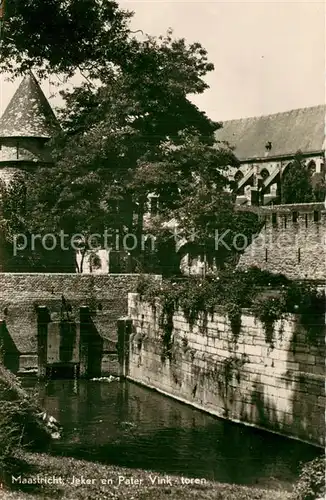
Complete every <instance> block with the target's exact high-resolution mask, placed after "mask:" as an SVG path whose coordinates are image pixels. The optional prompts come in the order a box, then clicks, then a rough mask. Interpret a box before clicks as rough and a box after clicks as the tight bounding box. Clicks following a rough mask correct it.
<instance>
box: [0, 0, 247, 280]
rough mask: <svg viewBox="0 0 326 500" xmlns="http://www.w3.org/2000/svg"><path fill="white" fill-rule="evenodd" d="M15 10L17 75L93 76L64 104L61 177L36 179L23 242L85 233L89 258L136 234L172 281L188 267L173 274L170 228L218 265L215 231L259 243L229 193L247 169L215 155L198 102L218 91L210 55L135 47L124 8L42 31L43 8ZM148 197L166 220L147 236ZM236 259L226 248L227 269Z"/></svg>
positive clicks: (226, 151) (76, 4)
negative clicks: (36, 236)
mask: <svg viewBox="0 0 326 500" xmlns="http://www.w3.org/2000/svg"><path fill="white" fill-rule="evenodd" d="M10 4H11V5H10V6H8V12H7V21H6V30H5V38H4V43H3V52H2V56H3V59H2V63H3V66H4V67H6V68H7V69H8V70H10V71H11V72H14V66H13V64H14V65H16V66H17V68H18V71H25V70H26V69H27V68H29V67H31V66H35V67H38V68H40V69H41V74H42V72H43V74H47V73H52V72H60V73H63V74H64V75H66V76H71V75H72V74H73V73H74V72H75V71H76V69H80V70H81V71H82V72H83V74H84V75H86V82H84V83H83V84H81V85H79V86H78V87H73V89H72V91H69V92H68V91H63V92H62V96H63V98H64V101H65V107H64V108H63V109H62V110H61V113H60V115H59V118H60V122H61V125H62V133H60V134H59V135H58V136H57V137H55V138H54V139H53V142H52V144H51V149H52V152H53V156H54V159H55V161H56V168H52V167H51V168H40V169H38V170H37V171H36V173H35V175H33V176H31V177H30V178H28V179H27V181H26V182H27V185H26V190H27V197H26V207H25V208H24V214H23V216H21V217H20V219H19V222H20V224H19V226H20V229H21V231H19V232H23V233H24V234H26V233H27V234H29V233H38V232H40V233H41V234H46V233H49V232H50V233H52V234H54V235H58V234H59V233H60V231H64V233H65V234H69V235H71V234H76V233H79V234H80V235H81V238H80V240H81V241H80V246H81V249H82V251H83V258H84V256H85V254H86V252H87V251H88V250H92V248H90V245H89V244H88V243H89V240H88V238H89V235H90V234H94V233H98V234H103V231H105V230H106V231H107V232H108V233H109V234H110V235H111V234H112V233H114V234H115V233H116V232H118V233H119V234H120V235H121V236H123V235H125V234H127V233H128V232H132V233H133V234H135V235H136V237H137V241H138V246H137V248H136V249H135V250H134V252H133V256H134V259H135V262H136V259H137V263H138V264H137V265H139V266H141V267H142V268H143V269H146V263H147V262H150V265H149V267H150V269H151V270H152V268H153V264H152V261H153V260H155V262H157V264H158V265H159V266H160V267H161V270H162V268H163V269H164V268H165V269H166V271H167V273H171V272H174V270H175V269H177V267H178V262H177V259H176V262H175V263H174V265H173V269H171V266H169V265H168V263H167V258H166V255H167V254H168V253H169V254H170V255H171V253H172V254H173V253H174V252H173V251H170V250H171V246H172V245H171V243H173V239H171V236H172V235H173V229H172V231H170V233H169V238H170V240H169V242H168V243H167V238H166V233H167V230H166V229H167V228H166V223H167V222H168V221H170V220H171V219H174V220H175V221H176V223H177V225H178V231H179V233H180V234H179V235H180V237H181V236H182V234H183V235H186V237H189V234H192V235H194V234H195V235H196V236H195V240H196V242H198V243H199V244H200V246H201V248H202V250H203V251H205V252H206V254H215V250H214V236H215V231H216V230H219V231H222V230H224V229H227V230H229V229H230V228H232V231H233V233H230V234H229V236H228V242H231V241H232V235H233V234H235V233H236V232H241V233H244V234H246V233H248V234H249V235H252V234H253V233H255V232H257V231H256V225H255V224H256V222H257V221H249V220H246V221H244V217H245V216H244V215H243V214H237V213H236V212H235V211H234V204H233V195H232V193H231V192H227V191H226V187H227V186H228V180H227V178H226V176H225V174H226V170H227V168H228V166H229V165H235V164H237V161H236V159H235V157H234V155H233V153H232V151H231V150H230V148H229V147H228V146H227V145H225V144H216V141H215V131H216V130H217V129H218V128H219V124H218V123H216V122H213V121H212V120H210V119H209V118H208V117H207V116H206V114H205V113H203V112H202V111H200V110H199V109H198V108H197V107H196V106H195V105H194V104H193V103H192V102H191V101H190V100H189V99H188V95H189V94H198V93H202V92H203V91H204V90H205V89H206V88H207V87H208V86H207V84H206V82H205V81H204V77H205V75H206V74H207V73H208V72H210V71H212V70H213V65H212V64H211V63H210V62H209V61H208V57H207V52H206V50H205V49H204V48H203V47H202V46H201V44H200V43H197V42H196V43H193V44H189V45H188V44H187V43H186V42H185V40H184V39H182V38H181V39H180V38H175V37H174V36H173V33H172V30H168V32H167V34H166V35H165V36H160V37H152V36H150V35H143V36H142V37H140V36H138V37H135V36H133V33H132V32H131V31H130V28H129V22H130V17H131V14H130V13H127V12H126V11H123V10H121V9H119V8H118V5H117V4H116V3H115V2H101V1H98V0H68V1H64V2H63V1H62V0H51V2H50V4H49V6H48V5H47V6H46V8H47V12H48V13H47V16H46V20H44V23H42V25H39V23H38V25H37V27H35V20H36V19H39V18H42V19H43V14H44V12H43V11H44V8H45V6H44V2H40V1H39V0H31V2H29V3H28V6H27V5H26V4H25V3H24V2H21V1H20V0H17V1H16V2H11V3H10ZM49 13H50V14H49ZM64 34H65V36H64ZM27 41H28V42H27ZM149 193H154V194H156V195H157V196H159V199H160V207H159V209H160V216H161V219H160V220H156V221H155V224H154V226H155V227H148V228H146V227H145V224H144V214H145V213H146V211H147V199H148V198H147V197H148V194H149ZM20 215H22V214H20ZM252 216H253V215H252ZM14 222H15V221H14V220H13V219H12V218H10V217H9V218H7V219H6V218H5V221H4V223H5V225H6V227H7V228H9V231H8V232H11V233H17V231H16V226H15V223H14ZM152 230H153V231H154V232H155V236H156V238H157V244H156V248H155V252H154V253H155V255H150V254H147V255H146V256H145V255H142V256H141V257H140V253H141V249H140V248H139V244H140V239H141V236H142V234H143V233H144V232H151V231H152ZM169 238H168V239H169ZM98 240H99V238H98ZM93 241H94V240H93ZM97 244H98V245H101V244H103V240H102V241H96V244H95V246H97ZM110 244H111V240H110V241H109V245H110ZM167 244H168V246H169V252H167V251H166V248H167ZM93 247H94V243H93ZM232 252H233V251H231V253H232ZM51 253H52V252H51ZM142 253H143V254H144V252H142ZM228 254H229V252H225V248H221V249H220V251H219V255H218V260H219V261H221V262H224V260H225V255H228ZM47 256H48V257H49V252H48V255H47ZM33 257H35V256H34V255H33V256H30V255H29V256H28V258H33ZM60 257H61V258H62V256H60ZM35 258H36V257H35ZM16 260H17V259H16ZM82 262H83V259H82ZM34 265H37V264H34ZM81 267H82V266H81ZM78 270H79V271H81V270H82V269H78Z"/></svg>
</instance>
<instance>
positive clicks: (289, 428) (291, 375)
mask: <svg viewBox="0 0 326 500" xmlns="http://www.w3.org/2000/svg"><path fill="white" fill-rule="evenodd" d="M129 317H130V318H131V319H132V321H133V333H132V334H131V337H130V353H129V373H128V377H129V378H130V379H131V380H134V381H136V382H139V383H142V384H144V385H146V386H148V387H151V388H154V389H157V390H159V391H161V392H163V393H165V394H168V395H170V396H172V397H174V398H176V399H179V400H181V401H184V402H186V403H189V404H191V405H193V406H195V407H197V408H200V409H203V410H205V411H208V412H210V413H212V414H214V415H217V416H219V417H224V418H228V419H230V420H232V421H236V422H243V423H246V424H249V425H254V426H257V427H261V428H265V429H268V430H270V431H273V432H277V433H280V434H284V435H287V436H291V437H295V438H299V439H301V440H304V441H308V442H310V443H313V444H316V445H319V446H322V445H323V440H324V434H325V433H324V426H325V416H324V409H325V389H324V375H325V373H324V372H325V351H324V349H325V332H324V331H323V327H321V328H319V329H316V331H314V332H313V333H312V332H311V331H310V330H307V329H305V328H304V327H303V326H302V325H301V323H300V321H299V318H298V317H295V316H293V315H291V316H289V317H288V318H287V319H286V320H283V321H279V322H277V323H276V325H275V329H274V346H273V347H272V346H271V345H270V342H269V341H267V340H268V339H267V340H266V333H265V330H264V326H263V325H262V324H261V323H260V322H259V321H258V320H256V319H255V318H254V317H253V315H252V314H251V313H250V311H244V312H243V315H242V326H241V331H240V334H239V335H238V336H237V337H236V336H235V335H234V333H233V332H232V329H231V327H230V324H229V321H228V320H227V318H226V316H225V314H224V312H223V310H216V312H215V314H214V315H213V316H212V317H211V316H210V315H209V316H208V317H205V316H202V317H201V318H199V319H198V320H197V321H196V322H195V324H194V325H193V326H192V327H190V325H189V323H188V322H187V321H186V319H185V317H184V315H183V314H182V312H178V313H175V314H174V318H173V335H172V338H173V347H172V351H171V356H170V357H169V356H167V355H165V356H164V355H163V341H162V337H161V336H162V333H163V331H162V329H161V328H160V326H159V317H160V310H159V307H157V308H156V309H155V310H153V309H152V307H151V306H150V305H148V304H146V303H144V302H142V301H141V300H140V298H139V296H138V295H137V294H129Z"/></svg>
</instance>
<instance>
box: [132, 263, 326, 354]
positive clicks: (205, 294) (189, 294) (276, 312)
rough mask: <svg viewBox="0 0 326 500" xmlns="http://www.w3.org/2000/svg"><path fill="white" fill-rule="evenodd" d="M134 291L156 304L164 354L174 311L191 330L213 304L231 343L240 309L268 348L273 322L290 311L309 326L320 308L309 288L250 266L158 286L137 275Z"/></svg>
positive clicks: (321, 302)
mask: <svg viewBox="0 0 326 500" xmlns="http://www.w3.org/2000/svg"><path fill="white" fill-rule="evenodd" d="M137 292H138V293H139V294H140V295H141V297H142V300H145V301H146V302H148V303H150V304H151V305H152V307H156V306H157V304H158V303H159V304H160V307H161V315H160V326H161V328H162V330H163V332H164V333H163V336H162V340H163V346H164V349H165V354H167V353H169V352H170V351H171V347H172V343H173V342H172V330H173V315H174V313H175V312H176V311H177V310H178V309H180V310H182V312H183V314H184V316H185V318H186V319H187V321H188V322H189V324H190V326H191V327H192V326H193V325H194V324H195V322H196V321H197V320H198V318H199V316H200V314H201V313H202V316H203V322H204V323H205V321H206V322H207V315H208V314H213V313H214V310H215V308H216V307H217V306H222V307H224V309H225V312H226V314H227V316H228V319H229V321H230V325H231V329H232V332H233V334H234V339H235V341H236V340H237V338H238V335H239V333H240V330H241V311H242V309H243V308H250V309H251V310H252V312H253V314H254V316H255V317H256V318H257V319H259V320H260V321H261V322H262V324H263V325H264V329H265V336H266V342H267V343H268V344H269V345H270V346H271V347H273V346H274V340H275V339H274V337H275V323H276V322H277V321H278V320H281V319H283V318H284V316H285V315H286V314H288V313H295V314H301V315H302V317H304V320H305V323H306V324H309V323H313V321H314V315H315V314H316V311H320V309H323V310H324V304H325V297H324V296H323V295H322V294H321V293H320V292H318V291H317V290H316V288H315V287H314V286H312V285H310V284H307V283H299V282H296V281H292V280H290V279H288V278H287V277H285V276H284V275H281V274H273V273H270V272H268V271H263V270H260V269H258V268H255V267H252V268H249V269H246V270H234V269H226V270H223V271H222V272H221V273H220V274H219V276H208V277H206V278H197V277H188V278H184V279H179V280H177V281H173V280H172V279H171V280H165V281H163V283H162V284H158V283H153V282H152V281H150V280H149V279H147V278H145V277H141V278H140V280H139V283H138V287H137Z"/></svg>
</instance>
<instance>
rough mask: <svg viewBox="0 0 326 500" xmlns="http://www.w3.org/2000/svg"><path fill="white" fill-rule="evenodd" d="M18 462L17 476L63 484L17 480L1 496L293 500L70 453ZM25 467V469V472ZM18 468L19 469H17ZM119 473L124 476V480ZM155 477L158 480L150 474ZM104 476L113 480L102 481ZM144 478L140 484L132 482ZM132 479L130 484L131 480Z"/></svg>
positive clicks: (25, 499) (26, 499)
mask: <svg viewBox="0 0 326 500" xmlns="http://www.w3.org/2000/svg"><path fill="white" fill-rule="evenodd" d="M17 462H18V466H19V464H20V467H22V469H19V468H17V469H16V472H15V474H14V477H16V478H17V477H18V476H19V475H21V477H22V479H23V478H24V479H25V480H27V479H28V478H31V477H35V476H36V475H37V474H39V477H40V478H45V477H53V476H55V477H56V478H59V477H61V478H62V480H63V481H62V482H63V484H61V485H60V484H56V485H48V484H45V485H44V484H43V485H40V484H36V485H28V484H24V485H23V484H20V485H19V484H17V483H16V484H15V485H12V487H14V488H15V490H11V491H9V485H8V486H7V488H8V489H5V488H3V489H0V498H1V500H2V499H3V500H11V499H12V500H48V499H49V500H50V499H62V500H153V499H155V500H174V499H178V500H192V499H199V500H290V499H291V498H292V496H291V493H288V492H285V491H282V490H262V489H257V488H251V487H246V486H238V485H229V484H220V483H215V482H211V481H206V482H205V484H200V485H196V484H193V485H184V484H182V478H181V477H177V476H164V475H163V474H158V473H156V472H152V473H151V472H149V471H144V470H137V469H126V468H123V467H115V466H105V465H102V464H99V463H95V462H87V461H84V460H76V459H73V458H69V457H54V456H50V455H46V454H37V453H23V454H21V455H20V456H19V457H17ZM23 470H24V471H25V472H24V473H23ZM18 471H19V472H18ZM73 476H75V477H78V478H81V477H84V479H88V480H89V481H90V482H91V481H92V482H93V484H84V485H79V486H77V485H74V484H72V478H73ZM119 477H120V478H124V481H122V480H121V479H120V484H119ZM151 477H152V478H154V477H156V478H157V480H156V484H155V485H152V484H151V479H150V478H151ZM166 477H169V478H171V483H172V485H169V484H157V482H158V481H159V479H164V478H165V479H166ZM103 479H111V480H112V483H113V484H108V485H103V484H102V480H103ZM136 479H138V481H139V482H140V480H142V481H141V484H138V485H137V484H130V483H131V481H133V483H135V482H136ZM128 480H129V484H127V483H128Z"/></svg>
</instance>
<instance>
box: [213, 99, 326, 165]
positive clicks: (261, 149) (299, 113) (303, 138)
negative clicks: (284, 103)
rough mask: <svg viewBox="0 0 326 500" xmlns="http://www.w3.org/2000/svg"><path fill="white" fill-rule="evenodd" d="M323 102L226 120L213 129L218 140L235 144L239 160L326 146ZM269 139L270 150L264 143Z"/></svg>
mask: <svg viewBox="0 0 326 500" xmlns="http://www.w3.org/2000/svg"><path fill="white" fill-rule="evenodd" d="M325 114H326V105H320V106H314V107H311V108H301V109H294V110H292V111H287V112H285V113H276V114H273V115H267V116H259V117H253V118H243V119H240V120H229V121H225V122H224V123H223V128H221V129H219V130H218V131H217V132H216V137H217V139H218V140H219V141H227V142H228V143H229V144H230V145H231V146H234V147H235V150H234V153H235V155H236V156H237V157H238V158H239V160H248V159H253V158H266V157H267V158H268V157H275V156H286V155H289V156H290V155H293V154H295V153H296V152H297V151H299V150H301V151H302V152H303V153H310V152H317V151H322V150H323V149H324V148H325ZM268 142H271V150H270V151H266V148H265V146H266V144H267V143H268Z"/></svg>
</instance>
